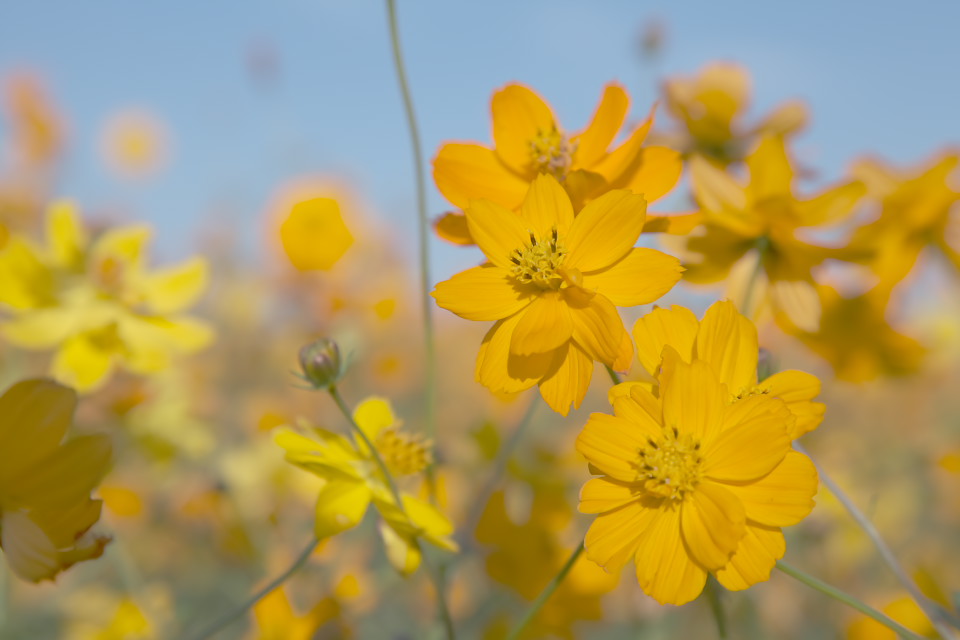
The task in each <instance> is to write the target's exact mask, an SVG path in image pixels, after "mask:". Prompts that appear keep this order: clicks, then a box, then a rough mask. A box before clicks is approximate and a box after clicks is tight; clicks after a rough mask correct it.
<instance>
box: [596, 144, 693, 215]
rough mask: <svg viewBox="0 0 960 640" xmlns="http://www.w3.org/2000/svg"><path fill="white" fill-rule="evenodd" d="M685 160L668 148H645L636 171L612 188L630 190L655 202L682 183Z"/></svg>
mask: <svg viewBox="0 0 960 640" xmlns="http://www.w3.org/2000/svg"><path fill="white" fill-rule="evenodd" d="M682 173H683V160H682V158H681V156H680V153H679V152H677V151H674V150H673V149H669V148H667V147H656V146H654V147H644V148H643V149H641V151H640V161H639V163H638V164H637V167H636V169H634V170H633V171H631V172H629V173H627V174H625V175H623V176H621V178H620V179H619V180H616V181H615V182H614V183H613V184H612V185H611V187H612V188H614V189H630V191H633V192H634V193H638V194H640V195H642V196H643V197H644V199H645V200H646V201H647V202H654V201H655V200H659V199H660V198H662V197H663V196H665V195H667V194H668V193H670V191H672V190H673V188H674V187H675V186H677V183H678V182H679V181H680V174H682Z"/></svg>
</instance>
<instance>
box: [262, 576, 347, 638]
mask: <svg viewBox="0 0 960 640" xmlns="http://www.w3.org/2000/svg"><path fill="white" fill-rule="evenodd" d="M253 616H254V618H255V620H256V629H254V630H253V632H252V633H251V634H250V635H249V636H248V637H249V638H250V640H313V638H315V637H317V636H316V632H317V630H318V629H320V627H322V626H323V625H325V624H327V623H328V622H331V621H333V620H336V619H337V618H339V617H340V603H339V602H338V600H337V598H336V597H335V596H329V597H325V598H321V599H320V600H319V601H318V602H317V603H316V604H315V605H313V607H312V608H311V609H310V610H309V611H308V612H307V613H305V614H302V615H299V614H297V613H296V612H295V611H294V610H293V606H292V605H291V604H290V600H289V599H288V598H287V594H286V591H285V590H284V588H283V587H279V588H277V589H274V590H273V591H271V592H270V593H268V594H267V595H266V596H264V598H263V599H262V600H261V601H260V602H258V603H257V604H256V606H254V608H253ZM338 633H339V634H340V635H337V637H338V638H349V637H353V636H352V634H350V633H349V632H348V629H347V628H346V627H344V626H341V627H340V628H339V629H338Z"/></svg>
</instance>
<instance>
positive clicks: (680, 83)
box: [663, 62, 807, 164]
mask: <svg viewBox="0 0 960 640" xmlns="http://www.w3.org/2000/svg"><path fill="white" fill-rule="evenodd" d="M663 94H664V97H665V99H666V106H667V110H668V111H669V113H670V114H671V115H672V116H673V117H674V118H676V119H677V120H679V121H680V123H681V124H682V125H683V127H684V129H685V132H684V133H685V135H684V138H685V139H684V140H681V141H679V142H678V147H680V148H683V149H684V150H685V151H687V152H691V153H698V154H702V155H704V156H707V157H709V158H710V159H712V160H714V161H717V162H720V163H722V164H726V163H729V162H732V161H735V160H739V159H741V158H742V157H743V154H744V153H745V152H746V150H747V148H748V147H749V145H750V143H751V142H752V141H753V140H754V138H755V137H756V136H757V135H762V134H773V135H787V134H790V133H793V132H795V131H799V130H800V129H802V128H803V127H804V126H805V125H806V122H807V110H806V107H804V105H803V104H802V103H800V102H788V103H786V104H784V105H782V106H781V107H779V108H777V109H776V110H775V111H774V112H773V113H771V114H770V115H769V116H767V117H766V118H765V119H764V120H763V121H761V122H760V123H759V124H757V125H755V126H753V127H746V126H744V125H743V124H742V123H741V122H740V120H741V119H742V116H743V114H744V112H745V111H746V110H747V107H748V103H749V101H750V75H749V74H748V73H747V71H746V69H744V68H743V67H741V66H740V65H736V64H731V63H727V62H713V63H710V64H708V65H706V66H704V67H703V69H701V70H700V72H699V73H698V74H697V75H696V76H693V77H675V78H670V79H668V80H667V81H666V82H664V85H663Z"/></svg>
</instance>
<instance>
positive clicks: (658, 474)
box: [638, 427, 703, 501]
mask: <svg viewBox="0 0 960 640" xmlns="http://www.w3.org/2000/svg"><path fill="white" fill-rule="evenodd" d="M638 453H639V454H640V459H639V464H638V467H639V468H638V475H639V478H638V479H639V480H642V481H643V487H644V489H646V490H647V491H649V492H650V493H652V494H654V495H657V496H660V497H662V498H669V499H670V500H678V501H679V500H683V498H684V496H685V495H686V494H687V493H688V492H690V491H693V489H694V487H696V486H697V483H699V482H700V476H701V472H700V467H701V464H702V462H703V456H701V455H700V443H699V442H698V441H697V440H695V439H694V438H693V436H691V435H690V434H686V433H685V434H682V435H681V434H680V432H679V431H678V430H677V428H676V427H672V428H668V427H664V428H663V433H662V435H661V436H660V438H659V439H658V440H654V439H653V438H649V439H648V440H647V445H646V446H644V447H641V448H640V450H639V451H638Z"/></svg>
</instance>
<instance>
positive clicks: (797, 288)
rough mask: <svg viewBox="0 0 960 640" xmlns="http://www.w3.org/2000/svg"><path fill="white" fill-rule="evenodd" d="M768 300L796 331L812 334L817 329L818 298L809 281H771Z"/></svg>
mask: <svg viewBox="0 0 960 640" xmlns="http://www.w3.org/2000/svg"><path fill="white" fill-rule="evenodd" d="M770 298H771V301H772V302H773V305H774V307H775V308H776V309H778V310H780V311H782V312H783V313H785V314H786V315H787V317H788V318H789V319H790V322H792V323H793V324H794V325H796V327H797V328H798V329H801V330H803V331H807V332H810V333H813V332H815V331H816V330H817V329H818V328H819V326H820V314H821V306H820V296H819V295H818V294H817V286H816V284H815V283H814V282H812V281H811V280H781V279H779V278H775V279H772V280H771V282H770Z"/></svg>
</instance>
